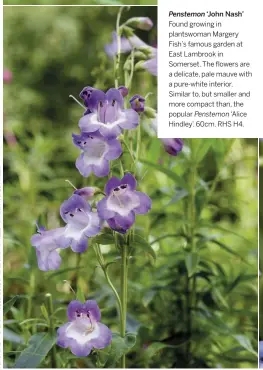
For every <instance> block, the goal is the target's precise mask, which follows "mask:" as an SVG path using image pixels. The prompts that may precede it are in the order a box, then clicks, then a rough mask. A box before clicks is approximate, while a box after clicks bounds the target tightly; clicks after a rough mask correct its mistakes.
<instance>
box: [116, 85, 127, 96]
mask: <svg viewBox="0 0 263 370" xmlns="http://www.w3.org/2000/svg"><path fill="white" fill-rule="evenodd" d="M118 90H119V92H120V93H121V95H122V96H123V97H125V96H127V95H128V94H129V90H128V89H127V87H125V86H120V87H119V88H118Z"/></svg>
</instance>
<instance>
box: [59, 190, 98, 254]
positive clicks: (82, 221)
mask: <svg viewBox="0 0 263 370" xmlns="http://www.w3.org/2000/svg"><path fill="white" fill-rule="evenodd" d="M60 215H61V217H62V219H63V220H64V221H65V223H66V224H67V225H66V226H65V232H64V233H63V235H62V236H61V237H60V238H59V239H58V240H57V242H58V244H59V246H60V247H61V248H63V247H64V248H65V246H69V245H71V248H72V250H73V251H74V252H78V253H82V252H84V251H85V250H86V249H87V248H88V239H89V237H91V236H94V235H97V234H98V233H99V231H100V229H101V225H100V224H101V221H100V219H99V216H98V214H97V212H93V211H92V210H91V207H90V205H89V203H88V202H87V201H86V200H85V199H84V198H83V197H82V196H80V195H77V194H73V195H72V196H71V197H70V198H69V199H67V200H65V201H64V202H63V203H62V204H61V207H60Z"/></svg>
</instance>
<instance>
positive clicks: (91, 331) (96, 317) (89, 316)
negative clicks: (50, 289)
mask: <svg viewBox="0 0 263 370" xmlns="http://www.w3.org/2000/svg"><path fill="white" fill-rule="evenodd" d="M67 316H68V320H69V322H67V323H66V324H64V325H63V326H61V327H60V328H59V329H58V331H57V345H58V346H60V347H62V348H70V350H71V352H72V353H73V354H74V355H75V356H79V357H85V356H88V355H89V354H90V352H91V350H92V349H93V348H95V349H102V348H105V347H107V346H108V345H109V344H110V343H111V339H112V333H111V331H110V329H109V328H108V327H107V326H106V325H104V324H102V323H101V322H100V319H101V314H100V309H99V307H98V305H97V303H96V301H94V300H88V301H86V302H85V303H84V304H82V303H81V302H80V301H72V302H70V304H69V306H68V310H67Z"/></svg>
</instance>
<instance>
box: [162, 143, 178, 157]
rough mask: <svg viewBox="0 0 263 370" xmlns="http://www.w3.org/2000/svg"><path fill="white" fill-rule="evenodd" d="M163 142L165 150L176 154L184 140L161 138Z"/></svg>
mask: <svg viewBox="0 0 263 370" xmlns="http://www.w3.org/2000/svg"><path fill="white" fill-rule="evenodd" d="M161 141H162V142H163V144H164V149H165V151H166V152H167V153H168V154H170V155H173V156H176V155H177V154H178V153H180V152H181V151H182V149H183V146H184V142H183V140H182V139H161Z"/></svg>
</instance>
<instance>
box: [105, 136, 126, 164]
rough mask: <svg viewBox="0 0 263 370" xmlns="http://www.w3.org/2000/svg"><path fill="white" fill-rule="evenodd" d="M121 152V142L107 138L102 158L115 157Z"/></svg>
mask: <svg viewBox="0 0 263 370" xmlns="http://www.w3.org/2000/svg"><path fill="white" fill-rule="evenodd" d="M121 154H122V147H121V143H120V142H119V140H117V139H110V140H108V150H107V152H106V153H105V156H104V158H105V159H107V160H112V159H117V158H119V156H120V155H121Z"/></svg>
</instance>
